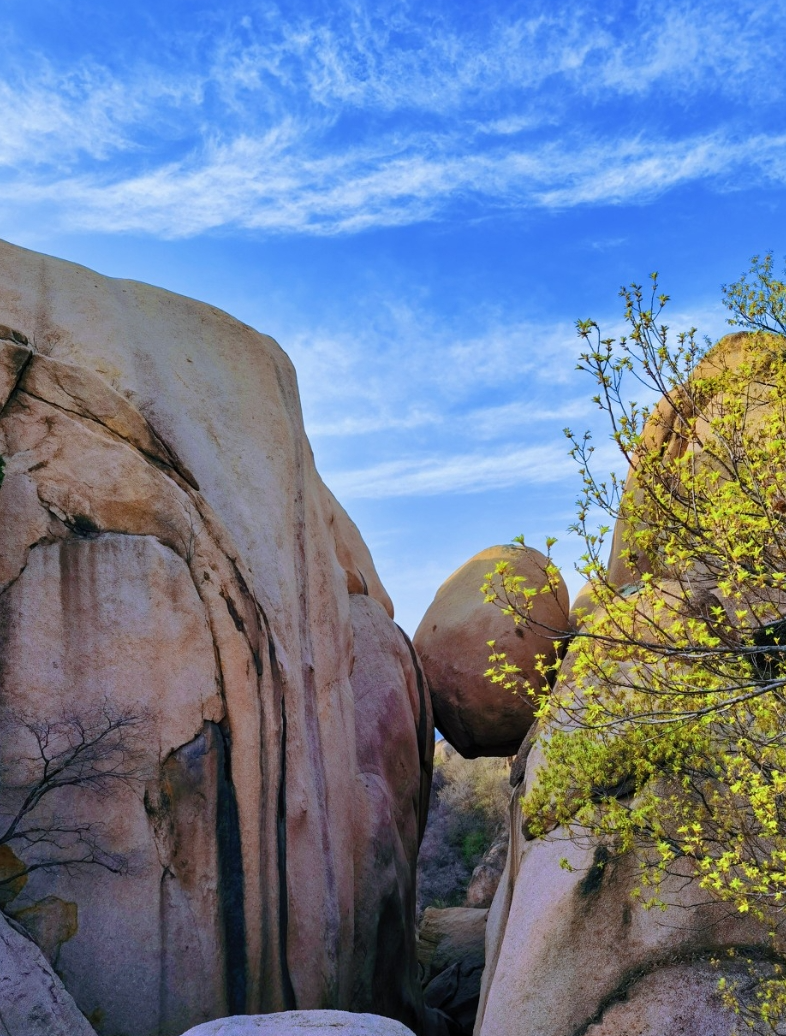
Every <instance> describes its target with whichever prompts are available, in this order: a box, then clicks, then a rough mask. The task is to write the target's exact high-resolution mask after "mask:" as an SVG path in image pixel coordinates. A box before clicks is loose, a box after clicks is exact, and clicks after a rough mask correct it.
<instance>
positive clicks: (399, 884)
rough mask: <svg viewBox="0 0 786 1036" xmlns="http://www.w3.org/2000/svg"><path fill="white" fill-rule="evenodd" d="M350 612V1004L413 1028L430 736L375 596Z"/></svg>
mask: <svg viewBox="0 0 786 1036" xmlns="http://www.w3.org/2000/svg"><path fill="white" fill-rule="evenodd" d="M350 612H351V616H352V628H353V631H354V649H355V662H354V665H353V668H352V675H351V682H352V690H353V692H354V696H355V723H356V725H357V731H358V735H357V736H358V773H357V776H356V778H355V810H354V816H355V942H354V967H353V976H354V977H353V987H352V1005H353V1007H354V1008H355V1009H356V1010H358V1011H371V1010H372V1009H373V1010H374V1011H375V1012H376V1013H380V1012H381V1013H383V1014H385V1015H388V1016H395V1017H397V1018H400V1019H401V1020H402V1021H404V1022H406V1023H407V1024H409V1025H411V1026H412V1027H413V1028H415V1027H417V1026H418V1024H419V1012H420V1010H421V993H420V981H419V977H418V967H417V949H416V939H417V935H416V927H415V870H416V861H417V852H418V846H419V845H420V840H421V838H422V837H423V829H424V827H425V821H426V815H427V810H428V798H429V790H430V784H431V768H430V765H429V764H430V757H429V746H430V744H431V743H432V741H433V727H432V721H431V707H430V703H429V695H428V687H427V685H426V682H425V679H424V677H423V674H422V672H421V670H420V666H419V663H418V660H417V656H416V655H415V651H414V648H413V647H412V645H411V644H410V642H409V640H408V638H407V637H406V636H405V635H404V633H402V632H401V630H399V629H398V628H397V627H396V626H394V625H393V623H391V621H390V619H389V618H388V615H387V613H386V612H385V610H384V608H383V607H382V606H381V605H380V604H379V603H378V602H377V601H375V600H373V599H372V598H371V597H360V596H354V597H352V598H351V599H350ZM413 719H414V720H415V722H413ZM391 975H396V976H397V979H398V981H397V982H395V983H392V982H391V981H390V977H391Z"/></svg>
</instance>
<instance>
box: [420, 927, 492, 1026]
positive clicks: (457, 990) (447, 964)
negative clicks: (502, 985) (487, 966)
mask: <svg viewBox="0 0 786 1036" xmlns="http://www.w3.org/2000/svg"><path fill="white" fill-rule="evenodd" d="M487 917H488V911H487V910H478V909H473V908H471V907H448V908H446V909H444V910H437V909H435V908H434V907H427V908H426V910H424V912H423V919H422V921H421V923H420V945H419V947H418V957H419V960H420V964H421V967H422V969H423V985H424V990H425V994H424V995H425V1000H426V1004H427V1006H428V1007H430V1008H432V1009H434V1010H435V1011H439V1012H441V1013H442V1014H443V1015H445V1016H446V1018H447V1020H448V1031H449V1032H450V1033H451V1034H454V1036H471V1033H472V1029H473V1026H474V1024H475V1015H476V1013H477V1009H478V997H479V995H480V981H481V976H482V974H483V963H484V940H485V934H486V918H487Z"/></svg>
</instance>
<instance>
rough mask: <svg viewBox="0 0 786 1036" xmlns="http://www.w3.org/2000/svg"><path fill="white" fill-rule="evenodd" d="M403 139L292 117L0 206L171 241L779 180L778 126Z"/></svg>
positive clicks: (41, 184) (59, 183)
mask: <svg viewBox="0 0 786 1036" xmlns="http://www.w3.org/2000/svg"><path fill="white" fill-rule="evenodd" d="M464 144H465V142H464V141H463V140H461V139H456V138H452V137H449V136H444V137H443V138H442V139H440V140H435V139H434V138H433V137H431V136H426V137H420V136H414V137H410V138H409V139H407V140H405V141H402V140H401V139H400V138H397V139H395V140H392V139H385V140H378V141H376V142H375V146H374V147H373V148H372V147H363V148H349V149H345V150H343V151H342V152H341V153H340V154H334V155H323V156H318V155H317V154H316V153H315V152H314V150H313V149H312V147H311V146H310V145H309V142H308V141H306V140H304V133H303V129H302V127H300V126H299V125H298V124H297V123H295V122H294V121H293V120H290V121H288V122H285V123H282V124H281V125H278V126H276V127H275V128H273V129H271V130H270V131H269V132H268V133H267V134H265V135H264V136H262V137H261V138H258V139H252V138H249V137H240V138H238V139H236V140H234V141H232V142H231V143H230V144H215V143H213V144H209V145H208V146H206V147H205V148H204V149H201V150H200V151H199V152H198V153H194V154H191V155H190V156H188V158H186V159H184V160H182V161H174V162H169V163H166V164H164V165H161V166H159V167H157V168H156V169H154V170H152V171H150V172H146V173H143V174H141V175H135V176H131V177H127V178H121V179H115V180H113V181H112V180H109V181H107V177H106V176H104V175H95V174H87V175H85V174H82V175H78V176H75V177H64V178H60V179H53V178H47V179H32V178H31V179H20V180H17V181H12V182H8V183H6V185H5V187H4V190H3V198H4V201H5V206H6V208H8V207H9V206H11V205H13V206H19V205H24V204H27V205H30V204H37V205H42V204H46V205H50V206H56V207H57V208H58V210H59V211H60V213H61V220H62V222H63V224H64V225H65V226H66V227H68V228H70V229H80V230H84V229H87V230H100V231H108V232H120V231H136V232H143V233H153V234H157V235H161V236H164V237H185V236H190V235H193V234H198V233H204V232H206V231H209V230H211V229H215V228H218V227H224V226H233V227H236V228H244V229H249V230H264V231H270V232H279V233H281V232H297V233H304V232H305V233H312V234H323V235H324V234H328V235H330V234H345V233H350V232H355V231H360V230H364V229H368V228H369V227H391V226H401V225H408V224H411V223H413V222H417V221H421V220H427V219H433V218H436V217H437V216H438V215H439V214H440V213H441V212H443V211H445V210H446V209H447V208H448V207H449V206H450V205H452V204H455V203H457V202H459V201H461V202H462V203H464V204H469V205H470V206H471V205H473V204H479V203H481V202H482V203H484V204H485V205H486V206H492V208H497V209H507V210H513V211H515V210H517V209H521V210H527V209H533V208H541V209H559V208H566V207H572V206H577V205H598V204H617V203H620V202H634V203H636V202H644V201H649V200H651V199H653V198H655V197H657V196H658V195H659V194H662V193H663V192H664V191H667V190H669V189H671V188H673V187H676V186H679V185H681V184H688V183H694V182H697V181H705V182H707V181H710V182H714V183H716V185H718V186H720V187H721V188H726V187H729V186H736V185H740V184H743V183H751V182H761V181H763V180H764V181H771V182H777V183H778V184H780V185H783V184H784V183H786V134H772V135H767V134H756V135H753V136H749V137H747V138H743V139H739V138H735V137H731V136H728V135H725V134H721V133H712V134H710V135H708V136H699V137H691V138H688V139H685V140H678V141H672V140H665V139H651V138H650V139H648V140H643V139H641V138H639V137H636V138H633V139H618V140H615V141H613V142H605V143H601V144H599V143H597V142H595V141H588V140H586V139H581V137H577V138H576V139H575V140H564V141H560V142H549V143H545V144H533V145H532V146H531V147H530V148H529V149H527V150H524V149H511V150H502V149H497V150H495V151H494V152H492V153H484V154H473V153H466V152H465V151H464Z"/></svg>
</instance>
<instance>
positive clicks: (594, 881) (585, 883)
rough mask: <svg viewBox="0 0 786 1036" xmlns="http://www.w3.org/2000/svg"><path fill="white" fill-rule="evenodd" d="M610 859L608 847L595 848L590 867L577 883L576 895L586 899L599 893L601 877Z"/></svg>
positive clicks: (598, 846) (599, 846)
mask: <svg viewBox="0 0 786 1036" xmlns="http://www.w3.org/2000/svg"><path fill="white" fill-rule="evenodd" d="M611 859H612V856H611V853H610V851H609V849H608V846H605V845H597V846H595V853H594V855H593V857H592V866H591V867H590V868H589V870H588V871H587V873H586V874H585V875H584V877H583V878H582V879H581V881H580V882H579V886H578V893H579V895H580V896H584V897H585V898H586V897H588V896H593V895H595V893H596V892H600V889H601V886H602V885H603V876H604V874H605V872H606V868H607V867H608V865H609V863H610V862H611Z"/></svg>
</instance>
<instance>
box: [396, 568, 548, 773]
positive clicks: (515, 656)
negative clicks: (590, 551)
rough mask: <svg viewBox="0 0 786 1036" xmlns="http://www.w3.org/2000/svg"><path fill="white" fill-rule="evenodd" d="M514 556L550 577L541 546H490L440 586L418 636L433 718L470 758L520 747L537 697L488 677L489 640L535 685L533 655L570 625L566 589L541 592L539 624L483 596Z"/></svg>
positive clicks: (538, 579)
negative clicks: (516, 619) (518, 621)
mask: <svg viewBox="0 0 786 1036" xmlns="http://www.w3.org/2000/svg"><path fill="white" fill-rule="evenodd" d="M503 560H505V561H510V562H511V563H512V564H513V566H514V569H515V572H516V573H517V574H518V575H521V576H525V577H526V578H527V580H528V581H530V582H531V584H532V585H534V586H542V585H543V584H544V577H543V565H544V564H545V558H544V556H543V555H542V554H540V553H539V552H538V551H535V550H531V549H529V548H527V549H526V550H521V549H516V548H511V547H490V548H489V549H488V550H484V551H481V552H480V554H477V555H476V556H475V557H474V558H471V559H470V560H469V561H468V562H467V563H466V564H465V565H462V567H461V568H459V569H458V570H457V571H456V572H454V573H453V575H452V576H450V578H449V579H447V580H446V581H445V582H444V583H443V584H442V586H441V587H440V588H439V590H438V591H437V595H436V597H435V598H434V601H433V603H432V604H431V605H430V607H429V609H428V611H427V612H426V614H425V615H424V616H423V619H422V621H421V623H420V625H419V626H418V629H417V632H416V633H415V637H414V644H415V648H416V650H417V652H418V655H419V656H420V658H421V661H422V663H423V668H424V669H425V672H426V677H427V679H428V682H429V687H430V688H431V695H432V701H433V703H434V723H435V725H436V727H437V729H438V730H439V731H441V733H443V734H444V735H445V737H446V738H447V740H448V741H449V742H450V743H451V744H452V745H454V746H455V748H457V749H458V751H459V752H460V753H461V754H462V755H463V756H465V757H466V758H468V759H474V758H475V757H477V756H480V755H490V756H505V755H515V753H516V751H517V749H518V747H519V745H520V744H521V741H522V739H523V737H524V735H525V734H526V732H527V730H528V728H529V726H530V724H531V723H532V705H531V703H530V700H529V698H528V697H527V696H526V695H524V694H518V695H514V694H512V693H511V692H510V691H505V690H502V689H500V688H499V687H498V686H497V685H495V684H492V683H491V682H490V681H489V680H487V679H486V678H485V677H484V676H483V673H484V672H485V671H486V669H488V656H489V647H488V641H489V640H494V641H495V642H496V646H497V650H499V651H505V652H506V653H507V656H508V660H509V661H511V662H514V663H515V664H516V665H518V666H519V667H520V668H521V670H522V672H523V674H524V675H525V676H527V677H528V678H529V679H530V680H531V681H533V683H534V685H535V686H537V685H539V684H540V683H541V678H540V676H539V675H538V674H537V672H536V670H535V657H536V655H538V654H545V655H546V656H547V657H550V656H553V655H554V647H553V635H554V634H555V633H556V632H557V631H561V630H564V629H566V628H567V617H568V593H567V589H566V588H565V586H564V584H562V583H561V584H560V587H559V592H558V594H557V596H556V598H555V597H553V596H551V595H550V594H548V595H547V594H543V595H541V596H539V597H538V598H537V601H536V604H535V606H534V609H533V613H532V615H533V619H534V620H535V621H536V622H537V623H538V624H539V625H540V632H536V631H535V630H534V629H530V630H524V629H521V628H519V629H516V628H515V627H514V625H513V623H512V621H511V620H510V619H509V618H508V617H506V616H504V615H502V614H501V612H500V611H499V609H498V608H495V607H494V606H493V605H491V604H484V602H483V595H482V594H481V593H480V587H481V585H482V584H483V582H484V577H485V576H486V574H487V573H488V572H490V571H493V569H494V566H495V564H496V563H497V562H498V561H503Z"/></svg>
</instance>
